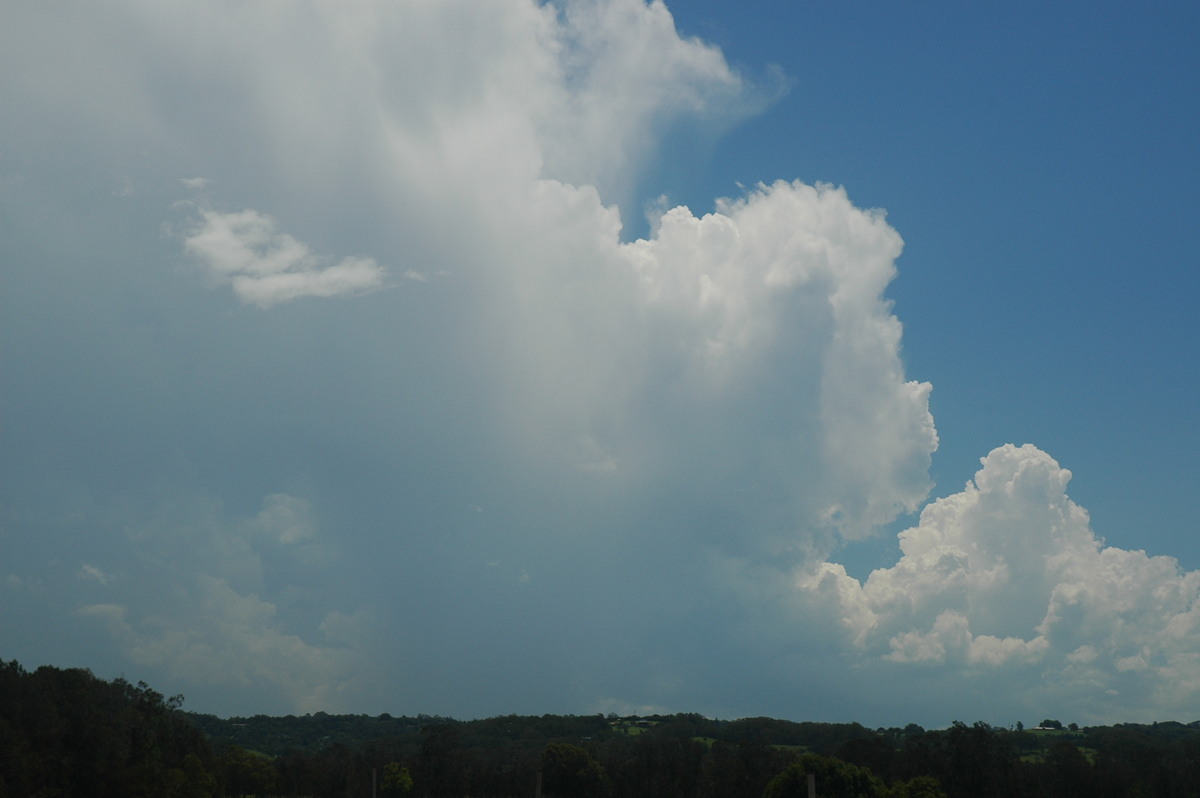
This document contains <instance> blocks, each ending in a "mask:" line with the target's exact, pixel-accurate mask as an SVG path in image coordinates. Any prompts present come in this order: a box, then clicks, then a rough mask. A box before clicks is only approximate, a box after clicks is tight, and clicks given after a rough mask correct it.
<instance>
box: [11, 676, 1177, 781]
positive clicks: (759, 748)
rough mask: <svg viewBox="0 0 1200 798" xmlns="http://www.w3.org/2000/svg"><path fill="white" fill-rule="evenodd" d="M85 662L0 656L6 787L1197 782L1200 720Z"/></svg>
mask: <svg viewBox="0 0 1200 798" xmlns="http://www.w3.org/2000/svg"><path fill="white" fill-rule="evenodd" d="M181 702H182V698H181V697H178V696H176V697H174V698H164V697H163V696H162V695H160V694H159V693H156V692H155V691H154V690H152V689H151V688H150V687H149V686H147V685H145V684H142V683H139V684H137V685H131V684H129V683H128V682H126V681H124V680H122V679H117V680H114V681H111V682H105V681H103V680H100V679H97V678H96V677H94V676H93V675H92V674H91V673H89V672H88V671H86V670H77V669H67V670H63V669H58V668H52V667H42V668H38V669H37V670H36V671H33V672H32V673H30V672H27V671H25V670H24V669H23V668H21V666H20V665H18V664H17V663H16V662H10V663H5V662H3V661H0V798H8V796H66V795H95V796H101V797H103V796H110V795H111V796H133V797H134V798H140V797H141V796H146V797H147V798H149V796H156V797H157V796H167V798H172V797H173V796H180V797H186V798H217V797H218V796H257V797H258V798H264V797H265V796H296V797H297V798H299V796H306V797H309V798H327V797H328V798H342V796H365V795H371V794H372V788H373V787H374V788H375V790H376V792H377V794H378V795H381V796H389V795H390V796H413V798H438V797H440V796H447V797H449V798H461V796H468V795H469V796H475V798H487V797H488V796H532V795H534V791H535V789H536V785H537V784H538V782H539V774H540V781H541V785H542V794H543V795H544V796H546V798H555V797H556V796H557V797H558V798H565V797H567V796H581V797H586V798H610V796H621V797H622V798H626V797H628V798H640V797H641V796H646V797H647V798H649V797H650V796H654V798H790V796H807V794H808V793H807V779H808V776H809V775H810V774H811V775H813V776H814V778H815V779H816V784H817V794H818V795H820V796H821V798H841V797H845V798H960V796H961V797H962V798H968V797H970V798H975V797H976V796H979V797H981V798H988V796H1001V795H1004V796H1008V795H1026V796H1076V795H1077V796H1085V795H1086V796H1100V798H1107V796H1113V797H1114V798H1115V796H1127V795H1154V796H1161V797H1162V798H1174V796H1191V795H1195V794H1196V787H1195V785H1196V784H1200V723H1194V724H1190V725H1186V726H1185V725H1183V724H1181V723H1157V724H1153V725H1137V724H1118V725H1116V726H1107V727H1092V728H1083V729H1081V728H1079V727H1078V726H1077V725H1075V724H1073V723H1072V724H1067V725H1065V726H1064V725H1063V724H1061V723H1058V722H1057V721H1043V722H1042V723H1041V724H1039V727H1038V728H1034V729H1029V730H1026V729H1025V728H1024V727H1023V726H1021V725H1018V726H1017V728H1016V729H1002V728H995V727H992V726H989V725H987V724H985V723H975V724H973V725H970V726H968V725H967V724H965V723H954V724H953V725H951V727H950V728H948V729H942V730H934V731H926V730H925V729H922V728H921V727H919V726H915V725H911V724H910V725H909V726H907V727H905V728H903V729H900V728H891V729H868V728H866V727H864V726H861V725H859V724H857V723H794V722H791V721H785V720H776V719H773V718H743V719H740V720H730V721H725V720H712V719H709V718H705V717H703V716H701V715H695V714H679V715H664V716H660V715H654V716H650V717H624V718H617V717H615V716H609V717H603V716H601V715H584V716H573V715H543V716H540V717H523V716H516V715H510V716H504V717H496V718H488V719H485V720H474V721H456V720H453V719H450V718H441V717H431V716H417V717H400V718H396V717H392V716H390V715H380V716H376V717H372V716H367V715H327V714H325V713H316V714H312V715H304V716H302V717H297V716H287V717H282V718H279V717H266V716H261V715H259V716H255V717H250V718H229V719H221V718H216V717H213V716H211V715H197V714H188V713H185V712H183V711H182V709H181V708H180V704H181Z"/></svg>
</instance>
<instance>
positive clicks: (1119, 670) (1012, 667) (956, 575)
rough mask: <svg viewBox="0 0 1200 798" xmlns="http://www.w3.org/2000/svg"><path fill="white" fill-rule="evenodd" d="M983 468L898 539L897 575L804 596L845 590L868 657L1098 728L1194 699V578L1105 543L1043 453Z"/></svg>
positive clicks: (1199, 580)
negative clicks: (1106, 721) (1073, 714)
mask: <svg viewBox="0 0 1200 798" xmlns="http://www.w3.org/2000/svg"><path fill="white" fill-rule="evenodd" d="M982 462H983V468H982V469H981V470H980V471H979V473H978V474H976V476H975V479H974V481H973V482H971V483H968V484H967V486H966V488H965V489H964V490H963V491H962V492H961V493H957V494H954V495H951V496H947V497H945V498H943V499H939V500H937V501H935V502H933V503H931V504H930V505H929V506H928V507H926V508H925V510H924V511H923V512H922V514H921V519H920V524H919V525H918V526H916V527H914V528H912V529H909V530H907V531H905V532H903V533H901V535H900V545H901V551H902V556H901V558H900V561H899V562H898V563H897V564H896V565H895V566H893V567H891V568H885V569H879V570H876V571H874V572H873V573H872V574H871V575H870V577H869V578H868V579H867V580H866V582H865V583H863V584H860V583H859V582H858V581H857V580H855V579H853V578H851V577H849V576H847V575H846V574H845V571H844V570H842V569H841V568H840V566H835V565H832V564H826V565H824V566H823V567H821V568H820V569H817V570H815V571H812V572H809V573H807V574H806V575H803V576H801V578H800V580H799V582H798V586H799V587H800V589H801V590H802V591H803V592H805V593H807V594H810V595H817V594H818V593H820V592H822V591H823V592H825V593H828V588H830V587H832V586H833V585H836V586H837V590H836V591H835V593H836V601H837V604H838V611H839V612H841V615H842V617H843V618H845V619H846V620H847V628H846V629H845V638H846V640H847V641H848V642H849V643H851V644H852V645H854V646H855V647H856V648H857V649H859V650H861V652H862V654H863V655H865V656H867V657H881V658H882V659H885V660H887V661H890V662H892V663H896V664H897V665H903V664H923V665H938V666H953V667H955V668H956V669H966V670H968V671H978V672H980V673H987V674H989V676H988V678H989V680H990V681H991V683H992V685H993V687H994V688H995V689H996V690H997V691H998V692H999V693H1000V694H1002V695H1023V700H1024V701H1026V702H1027V703H1030V704H1033V705H1036V702H1038V701H1042V702H1045V703H1050V702H1061V701H1064V700H1072V701H1075V702H1079V701H1081V700H1082V701H1085V705H1088V706H1089V709H1088V710H1087V711H1089V712H1095V713H1097V715H1096V717H1098V718H1111V717H1112V716H1113V711H1114V707H1115V706H1120V716H1121V717H1124V718H1126V719H1135V718H1136V719H1145V718H1153V717H1167V716H1172V714H1173V713H1174V712H1176V711H1177V709H1178V707H1180V706H1183V705H1185V704H1187V703H1189V702H1193V701H1195V700H1196V698H1197V697H1200V670H1198V669H1197V667H1198V665H1200V656H1198V652H1197V650H1196V636H1195V632H1196V631H1197V629H1198V628H1200V627H1198V626H1197V622H1198V621H1200V572H1197V571H1191V572H1185V571H1183V570H1181V569H1180V567H1179V564H1178V563H1177V562H1176V561H1175V560H1174V559H1172V558H1169V557H1161V556H1159V557H1152V556H1149V555H1147V554H1146V553H1145V552H1141V551H1126V550H1122V549H1118V548H1114V547H1109V546H1105V545H1104V544H1103V542H1102V541H1101V540H1100V539H1098V538H1097V537H1096V535H1095V534H1094V533H1093V532H1092V530H1091V528H1090V523H1089V519H1088V515H1087V513H1086V512H1085V511H1084V510H1083V509H1082V508H1080V507H1079V506H1078V505H1076V504H1075V503H1074V502H1073V501H1071V500H1070V499H1069V498H1068V496H1067V494H1066V486H1067V483H1068V482H1069V480H1070V478H1071V473H1070V471H1068V470H1066V469H1064V468H1062V467H1061V466H1059V464H1058V463H1057V462H1055V461H1054V460H1053V459H1052V458H1051V457H1050V456H1049V455H1047V454H1045V453H1044V452H1042V451H1040V450H1038V449H1037V448H1035V447H1033V446H1030V445H1025V446H1020V447H1018V446H1013V445H1006V446H1002V447H1000V448H998V449H996V450H994V451H993V452H992V453H991V454H989V455H988V456H987V457H986V458H984V459H983V461H982ZM1030 668H1032V669H1033V670H1032V671H1030ZM1030 673H1034V674H1037V676H1036V677H1035V678H1034V679H1033V681H1032V682H1030V681H1029V680H1030ZM893 678H901V677H900V676H899V674H893ZM948 689H953V688H952V687H948ZM1084 692H1086V693H1090V694H1091V697H1090V698H1088V699H1086V700H1085V699H1084V698H1083V696H1082V695H1081V693H1084ZM1101 695H1104V696H1126V698H1124V699H1121V700H1117V699H1115V698H1113V699H1109V700H1107V701H1106V702H1103V703H1102V702H1100V701H1099V700H1098V698H1097V697H1098V696H1101ZM1101 706H1103V708H1102V709H1101ZM1101 713H1102V714H1101Z"/></svg>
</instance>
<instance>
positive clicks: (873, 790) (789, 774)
mask: <svg viewBox="0 0 1200 798" xmlns="http://www.w3.org/2000/svg"><path fill="white" fill-rule="evenodd" d="M809 774H812V775H813V776H815V777H816V784H817V794H818V795H820V796H821V798H885V796H886V795H887V789H886V788H885V787H884V786H883V782H881V781H880V780H879V779H878V778H876V777H875V775H874V774H872V773H871V771H869V770H867V769H866V768H860V767H858V766H857V765H851V764H850V763H849V762H843V761H842V760H840V759H834V758H833V757H829V756H820V755H818V754H805V755H804V756H802V757H800V761H799V762H794V763H792V764H791V765H789V766H788V768H787V769H786V770H784V771H783V772H782V773H780V774H779V775H778V776H776V777H775V778H773V779H771V781H770V782H769V783H768V784H767V789H766V791H765V792H764V793H763V798H806V797H807V796H808V776H809Z"/></svg>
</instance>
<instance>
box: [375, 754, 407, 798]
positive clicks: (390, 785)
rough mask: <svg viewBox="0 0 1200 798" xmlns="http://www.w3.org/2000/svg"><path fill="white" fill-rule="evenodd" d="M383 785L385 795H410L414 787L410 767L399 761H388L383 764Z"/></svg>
mask: <svg viewBox="0 0 1200 798" xmlns="http://www.w3.org/2000/svg"><path fill="white" fill-rule="evenodd" d="M381 787H382V789H383V794H384V795H408V794H409V793H410V792H412V788H413V779H412V776H411V775H410V774H409V772H408V768H406V767H404V766H403V765H401V764H400V763H399V762H388V763H387V764H386V765H384V766H383V784H382V785H381Z"/></svg>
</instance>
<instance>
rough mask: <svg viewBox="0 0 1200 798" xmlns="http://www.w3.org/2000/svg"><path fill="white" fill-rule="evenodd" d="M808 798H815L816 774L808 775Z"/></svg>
mask: <svg viewBox="0 0 1200 798" xmlns="http://www.w3.org/2000/svg"><path fill="white" fill-rule="evenodd" d="M808 798H817V774H816V773H809V774H808Z"/></svg>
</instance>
